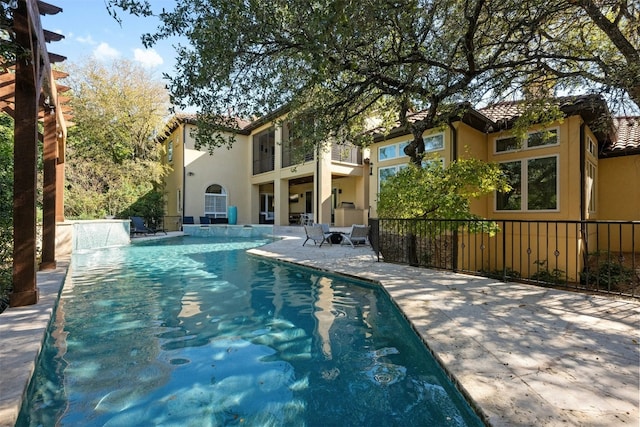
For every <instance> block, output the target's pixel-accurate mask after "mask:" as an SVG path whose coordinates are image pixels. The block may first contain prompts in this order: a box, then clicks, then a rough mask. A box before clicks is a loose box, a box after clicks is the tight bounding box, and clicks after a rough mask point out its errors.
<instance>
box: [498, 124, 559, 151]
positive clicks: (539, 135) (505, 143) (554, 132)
mask: <svg viewBox="0 0 640 427" xmlns="http://www.w3.org/2000/svg"><path fill="white" fill-rule="evenodd" d="M559 143H560V139H559V138H558V129H557V128H554V129H547V130H542V131H537V132H529V133H528V134H527V140H526V141H524V142H523V143H522V144H520V142H519V141H518V138H516V137H515V136H507V137H503V138H496V139H495V142H494V147H493V149H494V153H506V152H509V151H516V150H518V149H519V148H523V149H525V150H528V149H532V148H538V147H548V146H551V145H558V144H559Z"/></svg>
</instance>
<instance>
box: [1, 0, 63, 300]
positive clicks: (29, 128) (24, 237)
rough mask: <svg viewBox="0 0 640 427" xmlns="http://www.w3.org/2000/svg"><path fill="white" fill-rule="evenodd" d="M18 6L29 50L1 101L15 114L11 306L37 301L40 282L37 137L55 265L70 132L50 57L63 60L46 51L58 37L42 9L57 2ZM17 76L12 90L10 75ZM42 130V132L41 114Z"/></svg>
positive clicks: (49, 253) (45, 259) (19, 29)
mask: <svg viewBox="0 0 640 427" xmlns="http://www.w3.org/2000/svg"><path fill="white" fill-rule="evenodd" d="M17 3H18V7H17V8H16V9H15V10H14V14H13V18H14V31H15V35H16V43H17V45H18V46H19V48H20V49H21V51H22V52H26V53H27V54H28V55H27V56H26V57H24V56H18V59H17V62H16V65H15V72H14V70H12V69H8V70H7V71H6V72H5V73H3V74H2V75H0V107H1V108H2V110H3V111H5V112H7V113H9V114H11V115H12V116H13V117H14V123H15V125H14V126H15V131H14V196H13V225H14V235H13V240H14V248H13V258H14V262H13V291H12V293H11V294H10V296H9V304H10V305H11V306H12V307H15V306H23V305H30V304H35V303H37V302H38V289H37V286H36V267H37V261H36V240H37V238H36V195H37V188H38V187H37V178H36V177H37V158H38V139H39V137H42V141H43V147H44V153H43V154H44V184H43V239H42V247H43V252H42V264H41V268H43V269H45V268H54V267H55V265H56V261H55V228H56V221H62V220H64V216H63V200H62V189H63V183H64V149H65V140H66V136H67V128H66V126H67V123H66V119H65V111H63V108H62V107H61V105H60V104H61V101H62V100H61V99H60V98H62V97H59V96H58V93H57V84H56V81H55V79H56V78H57V75H60V74H63V73H57V74H56V72H54V71H52V70H51V62H57V61H61V60H64V59H65V58H64V57H62V56H60V55H55V54H50V53H49V52H47V48H46V42H47V41H48V40H60V38H61V37H58V36H57V35H55V34H54V33H51V32H45V31H44V30H43V29H42V26H41V23H40V14H41V13H43V14H54V13H58V12H60V11H61V10H62V9H60V8H59V7H57V6H53V5H50V4H48V3H44V2H40V1H36V0H18V2H17ZM12 78H13V81H14V84H13V89H14V90H13V96H11V91H10V90H9V89H8V88H9V87H10V81H11V79H12ZM39 118H42V120H43V122H44V134H43V135H39V133H38V120H39Z"/></svg>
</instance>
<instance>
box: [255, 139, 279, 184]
mask: <svg viewBox="0 0 640 427" xmlns="http://www.w3.org/2000/svg"><path fill="white" fill-rule="evenodd" d="M275 158H276V132H275V129H274V128H269V129H267V130H265V131H262V132H260V133H258V134H256V135H254V136H253V174H254V175H257V174H259V173H263V172H269V171H272V170H274V168H275Z"/></svg>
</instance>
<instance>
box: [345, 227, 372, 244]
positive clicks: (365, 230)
mask: <svg viewBox="0 0 640 427" xmlns="http://www.w3.org/2000/svg"><path fill="white" fill-rule="evenodd" d="M369 229H370V226H368V225H360V224H353V225H352V226H351V231H350V232H349V233H343V234H342V237H343V239H342V244H343V245H344V244H345V243H348V244H350V245H351V247H352V248H355V245H357V244H360V243H362V244H363V245H366V244H368V242H369Z"/></svg>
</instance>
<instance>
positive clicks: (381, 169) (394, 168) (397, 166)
mask: <svg viewBox="0 0 640 427" xmlns="http://www.w3.org/2000/svg"><path fill="white" fill-rule="evenodd" d="M401 167H407V165H406V164H402V165H394V166H384V167H379V168H378V193H379V192H380V185H381V184H382V179H381V177H380V173H381V172H382V171H383V170H389V169H393V170H394V172H393V175H390V176H394V175H396V174H397V173H398V172H399V171H400V168H401Z"/></svg>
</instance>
